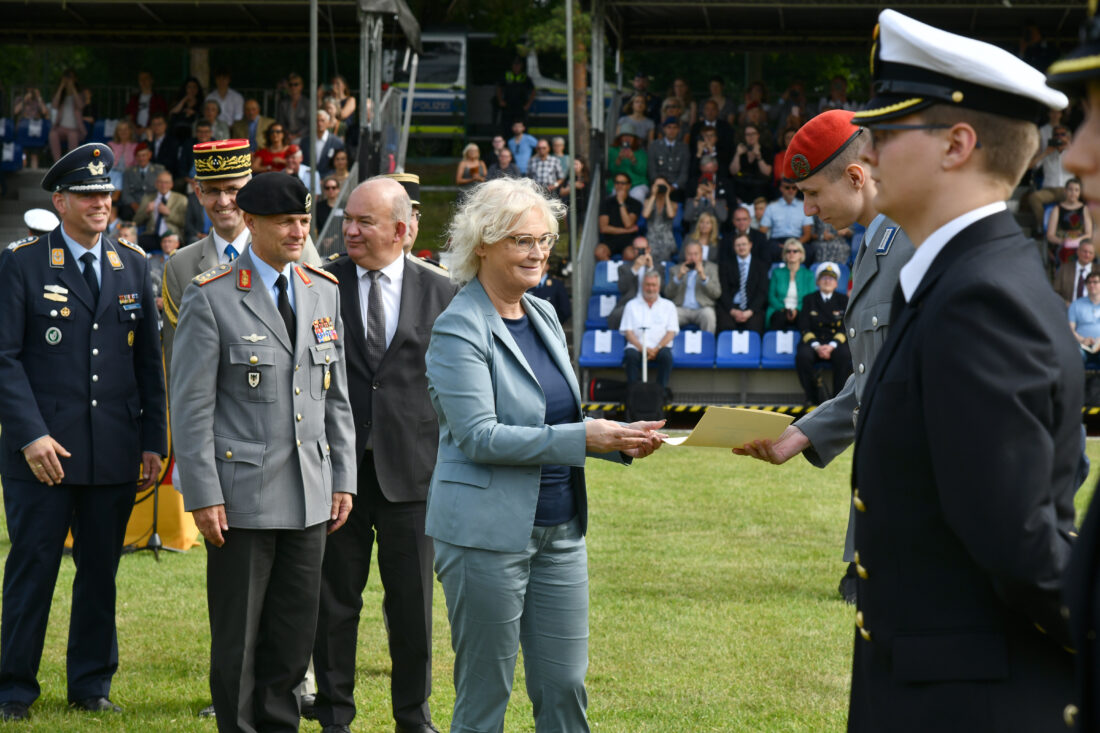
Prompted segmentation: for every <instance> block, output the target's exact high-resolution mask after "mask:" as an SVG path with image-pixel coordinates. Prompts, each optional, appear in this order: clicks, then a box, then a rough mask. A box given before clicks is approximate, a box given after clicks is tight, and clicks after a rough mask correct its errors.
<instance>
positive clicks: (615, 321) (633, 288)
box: [607, 236, 654, 330]
mask: <svg viewBox="0 0 1100 733" xmlns="http://www.w3.org/2000/svg"><path fill="white" fill-rule="evenodd" d="M631 257H632V258H633V259H631ZM623 258H624V259H623V263H622V264H621V265H619V302H618V303H616V304H615V307H614V308H613V309H612V311H611V313H609V314H608V315H607V326H608V328H610V329H612V330H618V328H619V323H621V322H622V319H623V311H624V310H626V304H627V303H629V302H630V301H632V300H634V299H635V298H637V297H639V294H640V292H641V290H640V289H639V287H638V286H639V284H640V283H641V282H642V278H643V277H645V275H646V273H647V272H652V271H653V270H654V266H653V255H651V254H650V253H649V241H648V240H647V239H646V238H645V237H641V236H637V237H634V241H633V242H631V243H630V245H629V246H628V247H627V248H626V250H625V251H624V252H623Z"/></svg>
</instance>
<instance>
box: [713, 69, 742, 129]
mask: <svg viewBox="0 0 1100 733" xmlns="http://www.w3.org/2000/svg"><path fill="white" fill-rule="evenodd" d="M725 87H726V82H725V80H724V79H722V77H720V76H712V77H711V78H710V80H709V81H708V82H707V89H708V91H710V96H709V97H707V99H709V100H713V101H714V103H715V104H716V105H718V119H720V120H725V122H726V124H727V125H729V126H730V127H731V128H732V127H733V125H734V123H735V121H736V118H737V105H735V104H734V103H733V100H732V99H729V98H727V97H726V89H725Z"/></svg>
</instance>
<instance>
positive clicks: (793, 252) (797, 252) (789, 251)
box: [783, 249, 802, 255]
mask: <svg viewBox="0 0 1100 733" xmlns="http://www.w3.org/2000/svg"><path fill="white" fill-rule="evenodd" d="M783 254H785V255H800V254H802V250H800V249H785V250H783Z"/></svg>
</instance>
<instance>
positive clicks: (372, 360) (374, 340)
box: [367, 270, 386, 372]
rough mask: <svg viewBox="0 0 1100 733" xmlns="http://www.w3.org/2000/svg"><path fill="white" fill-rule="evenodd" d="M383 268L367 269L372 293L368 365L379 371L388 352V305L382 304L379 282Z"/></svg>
mask: <svg viewBox="0 0 1100 733" xmlns="http://www.w3.org/2000/svg"><path fill="white" fill-rule="evenodd" d="M381 274H382V272H381V270H367V277H369V278H370V293H369V294H368V295H367V366H369V367H370V370H371V371H372V372H376V371H378V365H379V364H381V363H382V356H383V355H384V354H385V353H386V307H385V306H384V305H382V285H381V283H379V282H378V276H379V275H381Z"/></svg>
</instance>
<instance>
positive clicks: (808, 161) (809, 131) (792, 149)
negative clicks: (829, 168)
mask: <svg viewBox="0 0 1100 733" xmlns="http://www.w3.org/2000/svg"><path fill="white" fill-rule="evenodd" d="M853 114H854V113H853V112H847V111H845V110H842V109H831V110H829V111H828V112H822V113H821V114H819V115H818V116H817V117H814V118H813V119H812V120H810V121H809V122H807V123H806V124H805V125H803V126H802V127H801V128H799V130H798V132H797V133H795V136H794V139H792V140H791V144H790V145H788V146H787V154H786V155H785V156H784V158H783V177H784V178H786V179H788V180H791V181H804V180H806V179H807V178H809V177H810V176H812V175H813V174H814V173H817V172H818V171H819V170H821V169H822V168H823V167H825V166H826V165H828V164H829V162H830V161H831V160H832V159H833V158H835V157H836V156H838V155H840V153H841V151H843V150H844V149H845V148H846V147H848V145H850V144H851V142H852V141H853V140H855V139H856V138H857V137H859V133H860V128H859V127H857V126H856V125H853V124H852V115H853Z"/></svg>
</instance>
